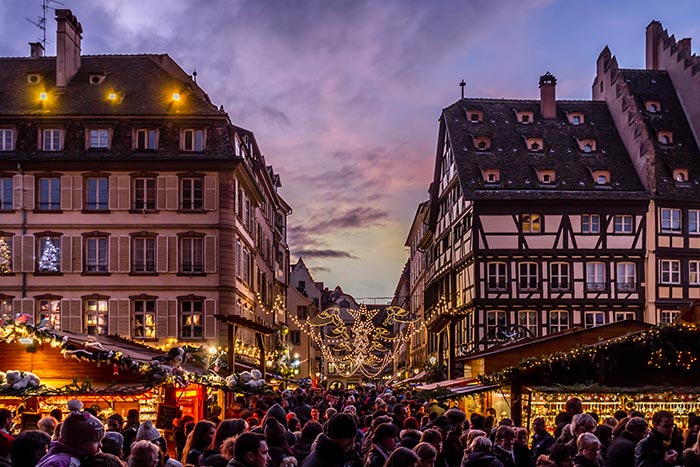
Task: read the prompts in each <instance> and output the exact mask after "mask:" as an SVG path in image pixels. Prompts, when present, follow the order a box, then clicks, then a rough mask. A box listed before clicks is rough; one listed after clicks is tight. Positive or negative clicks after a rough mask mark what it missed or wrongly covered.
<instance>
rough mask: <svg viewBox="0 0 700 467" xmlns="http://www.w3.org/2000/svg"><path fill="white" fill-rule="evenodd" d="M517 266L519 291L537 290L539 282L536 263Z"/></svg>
mask: <svg viewBox="0 0 700 467" xmlns="http://www.w3.org/2000/svg"><path fill="white" fill-rule="evenodd" d="M518 266H519V267H518V287H519V288H520V290H537V287H538V285H539V282H540V280H539V274H538V271H537V263H520V264H519V265H518Z"/></svg>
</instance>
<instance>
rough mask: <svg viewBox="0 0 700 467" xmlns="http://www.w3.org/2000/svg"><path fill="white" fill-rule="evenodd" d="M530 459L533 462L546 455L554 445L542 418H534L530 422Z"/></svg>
mask: <svg viewBox="0 0 700 467" xmlns="http://www.w3.org/2000/svg"><path fill="white" fill-rule="evenodd" d="M532 431H533V433H534V434H533V435H532V458H533V461H537V459H538V458H539V457H540V456H541V455H543V454H547V453H548V452H549V450H550V448H551V447H552V444H554V437H553V436H552V435H550V434H549V432H548V431H547V424H546V422H545V419H544V417H536V418H535V419H534V420H533V421H532Z"/></svg>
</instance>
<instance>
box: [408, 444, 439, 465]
mask: <svg viewBox="0 0 700 467" xmlns="http://www.w3.org/2000/svg"><path fill="white" fill-rule="evenodd" d="M413 452H415V453H416V455H417V456H418V459H420V460H422V461H429V460H431V459H435V458H436V457H437V450H435V448H434V447H433V445H432V444H430V443H426V442H425V441H424V442H422V443H418V444H416V447H414V448H413Z"/></svg>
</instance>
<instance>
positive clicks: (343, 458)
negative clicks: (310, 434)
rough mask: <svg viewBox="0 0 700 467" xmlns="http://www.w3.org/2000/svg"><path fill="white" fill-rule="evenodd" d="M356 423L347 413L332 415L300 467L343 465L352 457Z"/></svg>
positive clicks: (339, 466) (336, 466)
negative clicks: (314, 446) (323, 431)
mask: <svg viewBox="0 0 700 467" xmlns="http://www.w3.org/2000/svg"><path fill="white" fill-rule="evenodd" d="M356 435H357V424H356V423H355V418H354V417H353V416H352V415H350V414H348V413H338V414H335V415H333V416H332V417H331V418H330V420H328V422H326V433H325V434H321V435H319V437H318V438H317V440H316V448H315V449H314V450H313V452H311V454H309V457H307V458H306V459H305V460H304V463H303V464H302V465H301V467H343V466H344V465H345V464H346V463H347V462H349V461H350V460H351V458H352V455H353V453H352V450H351V449H350V448H351V447H353V446H354V444H355V436H356Z"/></svg>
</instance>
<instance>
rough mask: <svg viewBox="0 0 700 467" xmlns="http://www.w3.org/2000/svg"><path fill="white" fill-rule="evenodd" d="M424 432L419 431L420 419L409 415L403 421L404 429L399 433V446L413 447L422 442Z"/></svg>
mask: <svg viewBox="0 0 700 467" xmlns="http://www.w3.org/2000/svg"><path fill="white" fill-rule="evenodd" d="M422 434H423V433H421V432H420V431H418V420H416V419H415V418H413V417H407V418H406V419H405V420H404V421H403V429H402V430H401V432H400V433H399V446H402V447H404V448H408V449H413V448H414V447H415V446H416V445H417V444H418V443H420V437H421V435H422Z"/></svg>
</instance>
